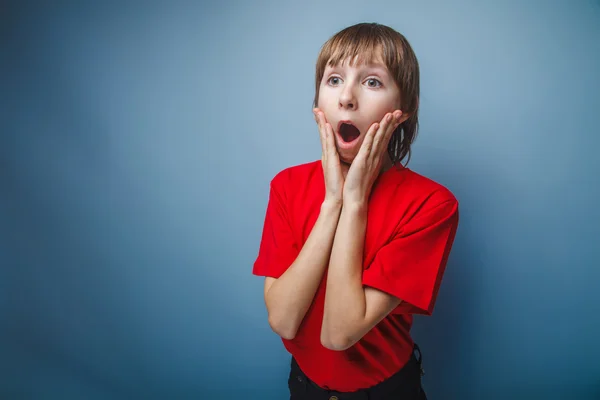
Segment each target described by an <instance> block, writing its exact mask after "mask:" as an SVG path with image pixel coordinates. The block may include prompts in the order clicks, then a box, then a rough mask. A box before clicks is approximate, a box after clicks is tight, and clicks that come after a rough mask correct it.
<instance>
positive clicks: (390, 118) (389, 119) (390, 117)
mask: <svg viewBox="0 0 600 400" xmlns="http://www.w3.org/2000/svg"><path fill="white" fill-rule="evenodd" d="M385 120H386V121H388V122H390V121H391V120H392V114H388V115H387V116H386V117H385Z"/></svg>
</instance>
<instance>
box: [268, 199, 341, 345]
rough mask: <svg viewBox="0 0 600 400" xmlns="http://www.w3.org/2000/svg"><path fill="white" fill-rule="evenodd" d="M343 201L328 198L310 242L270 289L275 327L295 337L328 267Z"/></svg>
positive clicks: (271, 312) (278, 330) (269, 296)
mask: <svg viewBox="0 0 600 400" xmlns="http://www.w3.org/2000/svg"><path fill="white" fill-rule="evenodd" d="M341 208H342V207H341V203H338V202H333V201H325V202H324V203H323V204H322V205H321V210H320V214H319V217H318V218H317V221H316V222H315V225H314V227H313V229H312V230H311V233H310V234H309V236H308V238H307V240H306V243H305V244H304V246H303V247H302V250H301V251H300V253H299V255H298V257H297V258H296V260H295V261H294V262H293V263H292V265H291V266H290V267H289V268H288V269H287V270H286V272H285V273H283V274H282V275H281V276H280V277H279V278H278V279H277V280H276V281H275V282H273V284H272V285H271V287H270V288H269V289H268V291H267V293H266V294H265V302H266V305H267V311H268V314H269V324H270V325H271V327H272V329H273V330H274V331H275V332H276V333H277V334H279V335H280V336H282V337H284V338H286V339H292V338H293V337H294V336H295V335H296V332H297V331H298V327H299V326H300V324H301V322H302V320H303V319H304V316H305V315H306V312H307V311H308V308H309V307H310V305H311V303H312V301H313V298H314V296H315V293H316V291H317V288H318V287H319V284H320V282H321V280H322V278H323V273H324V271H325V269H326V268H327V264H328V262H329V257H330V255H331V247H332V245H333V238H334V235H335V231H336V227H337V224H338V221H339V217H340V213H341Z"/></svg>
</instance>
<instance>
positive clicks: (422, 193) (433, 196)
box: [405, 168, 458, 205]
mask: <svg viewBox="0 0 600 400" xmlns="http://www.w3.org/2000/svg"><path fill="white" fill-rule="evenodd" d="M405 174H406V183H407V184H408V185H409V186H410V189H411V191H410V192H411V193H412V196H413V197H414V198H415V200H416V201H419V202H422V203H428V204H432V205H436V204H441V203H447V202H450V203H456V204H458V199H457V198H456V196H455V195H454V193H452V191H451V190H450V189H449V188H448V187H446V186H444V185H443V184H441V183H440V182H437V181H435V180H433V179H431V178H429V177H427V176H425V175H422V174H420V173H418V172H415V171H413V170H411V169H408V168H405Z"/></svg>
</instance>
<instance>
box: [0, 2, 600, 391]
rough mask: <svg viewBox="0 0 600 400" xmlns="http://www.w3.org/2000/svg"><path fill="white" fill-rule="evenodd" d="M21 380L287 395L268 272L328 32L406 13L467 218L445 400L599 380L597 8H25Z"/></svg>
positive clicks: (17, 258) (5, 339)
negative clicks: (270, 208) (264, 234)
mask: <svg viewBox="0 0 600 400" xmlns="http://www.w3.org/2000/svg"><path fill="white" fill-rule="evenodd" d="M0 15H2V17H1V23H0V44H1V57H0V72H1V74H0V76H1V81H0V83H1V90H0V93H1V97H0V99H1V104H0V106H1V107H0V123H1V125H0V131H1V136H0V138H1V143H0V179H1V181H0V182H1V186H0V188H1V191H2V195H1V196H0V207H1V208H0V210H1V214H0V217H1V219H0V221H1V224H0V225H1V226H2V228H1V230H0V234H1V235H2V236H1V241H0V246H1V247H0V254H1V256H0V257H1V258H0V262H1V263H2V264H1V265H2V268H1V269H0V398H2V399H84V398H85V399H121V398H123V399H134V398H135V399H137V398H139V399H142V398H147V399H164V398H173V399H175V398H182V399H183V398H197V399H231V398H243V399H254V398H256V399H284V398H287V386H286V379H287V374H288V367H289V357H288V355H287V354H286V352H285V350H284V349H283V346H282V345H281V343H280V341H279V339H278V338H277V336H276V335H275V334H274V333H273V332H272V331H271V330H270V328H269V326H268V323H267V317H266V311H265V307H264V303H263V298H262V283H263V282H262V279H260V278H257V277H253V276H252V275H251V269H252V263H253V261H254V258H255V257H256V254H257V250H258V245H259V240H260V234H261V230H262V223H263V218H264V211H265V207H266V202H267V196H268V185H269V180H270V179H271V178H272V177H273V176H274V175H275V174H276V173H277V172H278V171H280V170H281V169H283V168H285V167H287V166H291V165H294V164H299V163H303V162H308V161H312V160H316V159H319V158H320V144H319V140H318V135H317V130H316V128H315V126H314V120H313V118H312V114H311V108H312V104H311V103H312V99H313V90H314V82H313V79H314V64H315V61H316V57H317V54H318V51H319V48H320V46H321V45H322V44H323V43H324V42H325V41H326V40H327V38H329V37H330V36H331V35H333V34H334V33H335V32H337V31H338V30H340V29H342V28H344V27H346V26H348V25H351V24H354V23H357V22H364V21H366V22H373V21H376V22H380V23H383V24H388V25H390V26H392V27H393V28H395V29H397V30H399V31H400V32H402V33H404V34H405V35H406V36H407V38H408V39H409V41H410V42H411V43H412V45H413V47H414V49H415V51H416V53H417V56H418V57H419V61H420V65H421V72H422V99H421V130H420V133H419V137H418V139H417V141H416V144H415V146H414V154H413V159H412V161H411V164H410V167H411V168H412V169H413V170H415V171H417V172H420V173H422V174H425V175H427V176H429V177H431V178H433V179H435V180H437V181H439V182H440V183H442V184H444V185H446V186H447V187H448V188H450V189H451V190H452V191H453V192H454V194H455V195H456V196H457V197H458V199H459V201H460V204H461V224H460V227H459V232H458V235H457V238H456V242H455V246H454V250H453V253H452V255H451V259H450V263H449V266H448V269H447V274H446V276H445V279H444V282H443V285H442V289H441V292H440V295H439V298H438V303H437V306H436V309H435V312H434V315H433V316H432V317H417V318H416V322H415V328H414V335H415V338H416V340H417V341H418V342H419V343H420V345H421V347H422V349H423V351H424V357H425V358H424V360H425V369H426V372H427V375H426V376H425V379H424V385H425V387H426V389H427V391H428V393H429V395H430V398H431V399H461V400H465V399H490V400H491V399H525V398H527V399H600V361H599V360H600V344H599V339H600V316H599V315H600V294H599V292H598V287H599V282H600V261H599V260H600V211H599V210H600V207H599V204H600V188H599V186H600V179H599V178H598V174H599V173H600V163H599V161H598V146H600V135H599V133H600V132H599V129H598V123H597V118H598V113H599V111H600V73H599V71H600V2H599V1H591V0H588V1H586V0H580V1H567V0H564V1H548V2H533V1H530V2H521V1H516V0H514V1H505V2H499V1H494V2H490V1H485V2H482V1H474V0H472V1H470V0H459V1H454V2H447V1H441V0H439V1H427V2H414V1H410V2H409V1H370V2H368V3H367V2H364V1H327V2H316V1H314V2H291V1H290V2H276V1H272V2H265V1H261V2H242V1H237V2H217V1H213V2H196V3H190V2H185V3H184V2H181V3H174V2H166V1H165V2H161V3H159V2H151V3H144V4H142V3H133V2H127V3H122V4H120V5H116V3H105V2H97V5H90V4H89V3H88V4H87V5H83V4H81V3H76V2H71V3H67V2H62V3H59V4H57V5H54V6H50V5H44V4H28V3H27V2H12V3H7V2H5V3H3V6H2V8H1V9H0Z"/></svg>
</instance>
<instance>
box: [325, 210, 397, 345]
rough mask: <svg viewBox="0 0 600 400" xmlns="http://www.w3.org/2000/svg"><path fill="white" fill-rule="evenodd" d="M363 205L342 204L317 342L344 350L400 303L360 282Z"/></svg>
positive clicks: (364, 219)
mask: <svg viewBox="0 0 600 400" xmlns="http://www.w3.org/2000/svg"><path fill="white" fill-rule="evenodd" d="M366 226H367V204H366V203H354V204H352V203H351V204H344V207H343V209H342V212H341V216H340V221H339V224H338V229H337V232H336V235H335V240H334V244H333V248H332V253H331V260H330V264H329V270H328V273H327V288H326V292H325V313H324V316H323V325H322V330H321V343H322V344H323V346H325V347H327V348H329V349H331V350H345V349H347V348H349V347H351V346H352V345H354V344H355V343H356V342H357V341H359V340H360V339H361V338H362V337H363V336H364V335H365V334H366V333H367V332H368V331H369V330H371V329H372V328H373V327H374V326H375V325H376V324H377V323H379V322H380V321H381V320H382V319H383V318H384V317H385V316H386V315H387V314H389V313H390V312H391V311H392V310H393V309H394V308H395V307H396V306H398V305H399V304H400V301H401V300H400V299H398V298H396V297H394V296H392V295H389V294H387V293H385V292H382V291H380V290H377V289H374V288H371V287H368V286H367V287H365V286H363V283H362V272H363V265H362V260H363V247H364V239H365V231H366Z"/></svg>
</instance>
